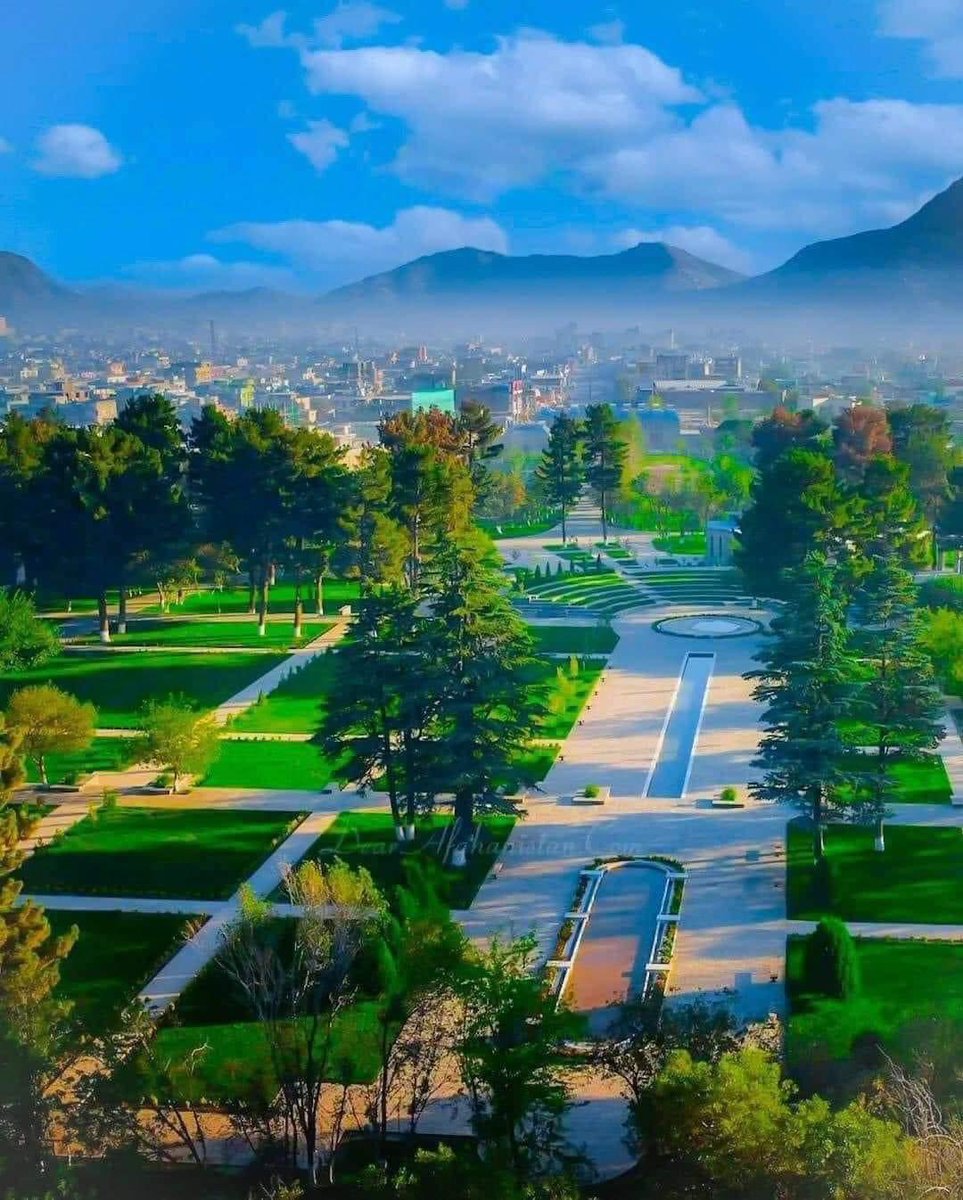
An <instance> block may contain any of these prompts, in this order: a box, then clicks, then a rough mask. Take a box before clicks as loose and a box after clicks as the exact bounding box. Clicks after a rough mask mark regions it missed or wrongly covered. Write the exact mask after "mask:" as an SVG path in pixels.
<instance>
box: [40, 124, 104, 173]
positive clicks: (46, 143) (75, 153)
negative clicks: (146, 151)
mask: <svg viewBox="0 0 963 1200" xmlns="http://www.w3.org/2000/svg"><path fill="white" fill-rule="evenodd" d="M122 162H123V159H122V158H121V156H120V154H119V153H118V152H117V151H116V150H115V149H114V147H113V146H111V144H110V142H108V141H107V139H106V137H104V135H103V134H102V133H101V132H100V130H99V129H94V128H92V127H91V126H90V125H53V126H51V128H50V129H47V130H45V131H44V132H43V133H42V134H41V135H40V137H38V138H37V157H36V158H35V159H34V160H33V163H32V164H31V165H32V166H33V169H34V170H35V171H38V172H39V173H40V174H41V175H62V176H70V177H73V178H75V179H98V178H100V176H102V175H112V174H113V173H114V172H115V171H118V170H120V166H121V164H122Z"/></svg>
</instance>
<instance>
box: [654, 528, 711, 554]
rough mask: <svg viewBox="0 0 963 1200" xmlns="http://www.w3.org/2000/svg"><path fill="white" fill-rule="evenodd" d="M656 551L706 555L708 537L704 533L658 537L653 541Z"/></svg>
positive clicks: (671, 534)
mask: <svg viewBox="0 0 963 1200" xmlns="http://www.w3.org/2000/svg"><path fill="white" fill-rule="evenodd" d="M652 545H653V546H654V547H655V549H656V550H663V551H665V553H666V554H705V552H706V535H705V534H704V533H684V534H683V533H670V534H669V536H668V537H657V538H654V539H653V541H652Z"/></svg>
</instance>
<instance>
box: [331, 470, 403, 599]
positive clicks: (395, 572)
mask: <svg viewBox="0 0 963 1200" xmlns="http://www.w3.org/2000/svg"><path fill="white" fill-rule="evenodd" d="M391 487H392V484H391V459H390V457H389V455H388V453H387V452H386V451H385V450H384V449H383V448H382V447H381V446H368V447H366V448H365V449H364V450H362V452H361V458H360V462H359V464H358V467H357V468H356V469H355V470H354V471H353V472H351V474H350V476H349V478H348V496H347V500H346V502H345V505H344V508H343V510H342V514H341V521H340V525H341V537H340V539H339V542H338V545H337V547H336V549H335V554H334V562H335V565H336V566H337V567H338V568H339V569H340V570H341V571H342V572H343V573H344V575H345V576H346V577H348V578H350V579H357V580H358V581H359V582H360V585H361V592H362V594H363V595H366V596H367V595H370V594H371V593H372V591H373V590H374V589H375V588H376V587H377V586H378V585H381V584H387V585H393V586H396V585H400V584H402V583H403V582H404V581H405V567H406V564H407V560H408V554H409V545H408V535H407V533H406V531H405V528H404V526H403V525H402V524H401V522H400V521H398V520H397V519H396V518H395V517H393V516H392V515H391V514H390V513H389V512H388V511H387V510H388V504H389V501H390V498H391Z"/></svg>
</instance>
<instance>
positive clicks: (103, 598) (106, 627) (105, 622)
mask: <svg viewBox="0 0 963 1200" xmlns="http://www.w3.org/2000/svg"><path fill="white" fill-rule="evenodd" d="M97 620H98V623H99V625H100V640H101V642H103V644H104V645H105V646H106V645H109V644H110V620H109V619H108V617H107V593H106V592H101V593H100V595H99V596H98V597H97Z"/></svg>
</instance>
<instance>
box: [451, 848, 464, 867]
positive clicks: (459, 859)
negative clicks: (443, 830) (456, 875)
mask: <svg viewBox="0 0 963 1200" xmlns="http://www.w3.org/2000/svg"><path fill="white" fill-rule="evenodd" d="M467 862H468V853H467V847H465V846H456V847H455V848H454V850H452V852H451V865H452V866H453V867H464V866H465V865H466V864H467Z"/></svg>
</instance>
